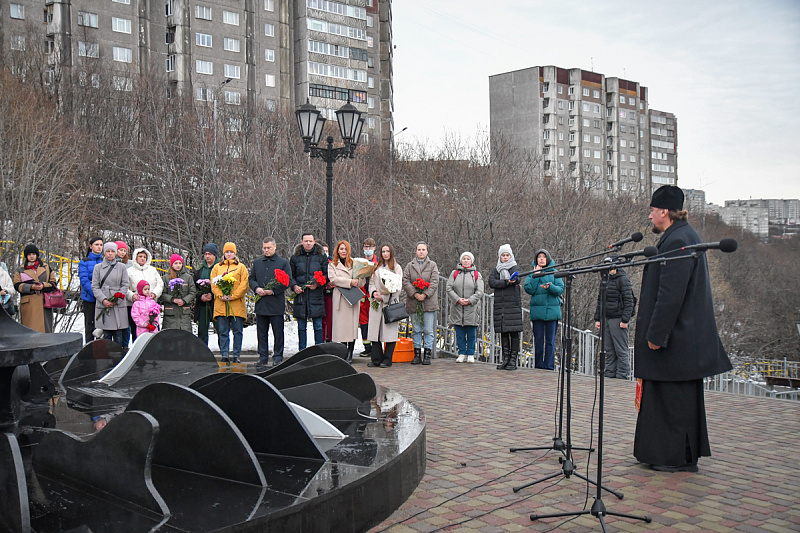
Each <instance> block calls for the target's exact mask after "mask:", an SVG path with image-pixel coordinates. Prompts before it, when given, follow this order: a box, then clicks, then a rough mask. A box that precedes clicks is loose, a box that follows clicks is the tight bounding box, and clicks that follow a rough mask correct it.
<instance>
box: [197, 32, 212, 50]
mask: <svg viewBox="0 0 800 533" xmlns="http://www.w3.org/2000/svg"><path fill="white" fill-rule="evenodd" d="M195 43H197V46H205V47H206V48H211V35H209V34H208V33H200V32H197V33H195Z"/></svg>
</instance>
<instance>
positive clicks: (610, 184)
mask: <svg viewBox="0 0 800 533" xmlns="http://www.w3.org/2000/svg"><path fill="white" fill-rule="evenodd" d="M662 116H668V117H670V120H671V123H670V124H671V129H670V130H669V131H670V132H671V133H672V135H671V136H667V135H665V134H664V135H662V131H661V127H660V124H661V122H660V121H661V117H662ZM653 117H656V120H657V121H658V122H656V123H657V124H659V129H658V131H657V133H658V136H657V137H656V140H657V141H658V142H657V146H658V150H659V154H661V153H662V152H661V151H662V150H666V148H662V142H663V143H665V145H666V143H667V142H671V143H672V144H671V148H670V152H669V153H670V154H671V155H672V159H671V160H670V161H672V164H671V168H672V170H671V171H669V170H662V169H661V160H660V159H659V160H658V163H655V164H657V165H659V166H658V167H656V166H653V161H652V158H651V155H652V154H651V152H652V151H653V150H654V148H653V146H654V145H651V136H650V129H651V124H652V122H651V119H652V118H653ZM489 122H490V131H491V136H492V142H493V144H494V145H496V143H498V142H503V143H508V144H509V145H511V146H514V147H516V148H518V149H523V150H528V151H530V152H531V153H532V154H534V155H535V156H537V157H541V160H542V167H543V171H544V173H545V175H546V176H551V177H554V178H559V179H570V180H574V181H575V183H580V184H582V185H583V186H584V187H586V188H591V189H593V190H595V191H597V192H598V193H606V194H612V193H628V194H632V195H637V196H643V197H649V196H650V195H651V193H652V190H653V189H654V188H657V187H658V186H660V185H662V184H664V183H671V184H677V170H676V169H677V163H676V155H677V137H676V133H675V132H676V129H675V128H676V119H675V117H674V115H672V114H669V113H664V112H659V111H652V110H651V109H650V107H649V102H648V90H647V87H644V86H642V85H641V84H640V83H638V82H635V81H630V80H624V79H621V78H613V77H606V76H605V75H603V74H600V73H597V72H589V71H586V70H582V69H577V68H574V69H564V68H560V67H556V66H552V65H551V66H536V67H530V68H526V69H522V70H516V71H512V72H505V73H502V74H497V75H494V76H490V77H489ZM663 129H664V130H667V128H666V127H664V128H663ZM663 133H666V131H665V132H663ZM667 138H669V139H670V141H666V140H663V139H667ZM659 157H660V155H659ZM656 168H658V169H659V170H655V169H656ZM654 176H655V177H656V178H657V180H658V181H655V180H654ZM664 176H666V177H668V178H669V181H667V179H666V178H665V177H664Z"/></svg>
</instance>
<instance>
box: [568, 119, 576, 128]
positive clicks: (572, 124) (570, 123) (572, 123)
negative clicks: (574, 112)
mask: <svg viewBox="0 0 800 533" xmlns="http://www.w3.org/2000/svg"><path fill="white" fill-rule="evenodd" d="M569 125H570V126H574V125H575V117H569Z"/></svg>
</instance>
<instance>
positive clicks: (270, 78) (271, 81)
mask: <svg viewBox="0 0 800 533" xmlns="http://www.w3.org/2000/svg"><path fill="white" fill-rule="evenodd" d="M266 84H267V87H275V74H267V76H266Z"/></svg>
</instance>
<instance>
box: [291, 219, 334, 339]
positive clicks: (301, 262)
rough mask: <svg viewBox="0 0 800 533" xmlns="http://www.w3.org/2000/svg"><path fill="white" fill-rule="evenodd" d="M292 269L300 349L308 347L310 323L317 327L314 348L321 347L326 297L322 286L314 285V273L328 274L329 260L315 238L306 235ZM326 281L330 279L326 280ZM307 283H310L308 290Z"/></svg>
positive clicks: (298, 246)
mask: <svg viewBox="0 0 800 533" xmlns="http://www.w3.org/2000/svg"><path fill="white" fill-rule="evenodd" d="M289 264H290V265H291V267H292V272H291V277H292V283H293V284H294V285H293V286H292V290H294V292H295V294H296V296H295V299H294V306H293V307H294V312H293V316H294V317H295V318H296V319H297V349H298V350H302V349H303V348H305V347H306V342H307V341H306V330H307V328H308V319H309V318H310V319H311V320H312V322H313V324H314V344H321V343H322V317H324V316H325V294H324V292H323V288H322V285H319V284H317V283H315V282H314V273H315V272H321V273H322V275H323V276H325V275H326V273H327V271H328V259H327V258H326V257H325V254H324V253H323V252H322V246H320V245H319V244H317V243H316V241H315V240H314V235H312V234H311V233H304V234H303V241H302V242H301V243H300V244H299V245H297V247H296V248H295V249H294V255H292V258H291V259H290V260H289ZM325 279H326V281H327V277H326V278H325ZM306 283H309V285H308V286H306Z"/></svg>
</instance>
